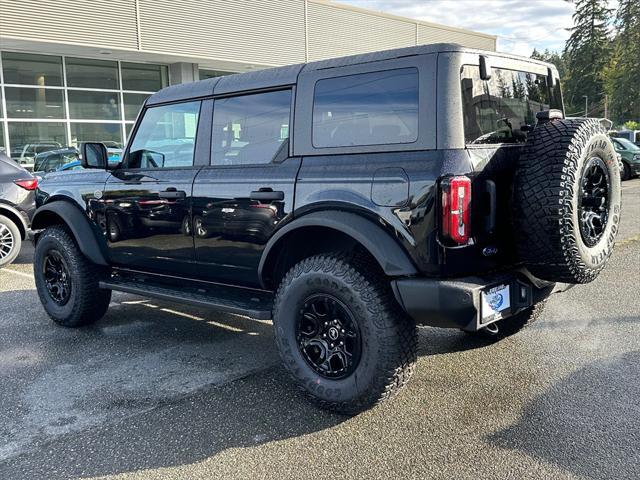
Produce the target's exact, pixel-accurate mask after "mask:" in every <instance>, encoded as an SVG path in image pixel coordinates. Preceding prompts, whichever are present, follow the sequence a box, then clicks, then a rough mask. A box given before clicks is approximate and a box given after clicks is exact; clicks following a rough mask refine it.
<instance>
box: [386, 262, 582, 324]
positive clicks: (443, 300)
mask: <svg viewBox="0 0 640 480" xmlns="http://www.w3.org/2000/svg"><path fill="white" fill-rule="evenodd" d="M498 285H505V286H508V291H509V303H510V307H509V309H508V310H505V311H504V312H502V313H501V314H500V315H493V316H492V317H485V318H484V319H483V316H482V308H483V307H482V297H481V295H482V292H483V291H486V290H488V289H490V288H492V287H494V286H498ZM391 286H392V288H393V292H394V294H395V296H396V300H398V302H399V303H400V305H401V306H402V307H403V308H404V310H405V311H406V312H407V313H408V314H409V316H411V317H412V318H413V319H414V320H415V321H416V323H418V324H419V325H429V326H433V327H444V328H459V329H462V330H471V331H473V330H478V329H480V328H483V327H485V326H486V325H489V324H491V323H493V322H496V321H498V320H501V319H502V318H508V317H509V316H512V315H515V314H516V313H518V312H521V311H522V310H524V309H526V308H528V307H530V306H532V305H534V304H536V303H538V302H540V301H542V300H544V299H545V298H547V297H548V296H549V295H551V294H552V293H554V292H559V291H564V290H567V289H569V288H570V287H571V286H572V285H568V284H556V283H551V282H546V281H543V280H540V279H538V278H535V277H533V276H532V275H531V274H530V273H529V272H528V271H527V270H526V269H520V270H516V271H511V272H506V273H504V272H503V273H499V274H492V275H487V276H481V277H475V276H474V277H463V278H457V279H452V280H442V279H432V278H416V277H412V278H400V279H396V280H393V281H392V282H391Z"/></svg>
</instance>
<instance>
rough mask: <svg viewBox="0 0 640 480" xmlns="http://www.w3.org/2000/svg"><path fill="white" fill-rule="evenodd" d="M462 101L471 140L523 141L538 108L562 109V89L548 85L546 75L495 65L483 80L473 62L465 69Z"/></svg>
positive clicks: (467, 133) (465, 122) (492, 141)
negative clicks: (560, 91)
mask: <svg viewBox="0 0 640 480" xmlns="http://www.w3.org/2000/svg"><path fill="white" fill-rule="evenodd" d="M462 102H463V111H464V132H465V141H466V142H467V143H469V144H487V143H488V144H495V143H523V142H525V141H526V140H527V133H528V131H529V127H531V126H533V125H535V123H536V113H537V112H540V111H542V110H549V108H557V109H560V110H561V109H562V101H561V99H560V94H559V90H558V89H554V90H551V89H549V87H548V86H547V77H546V76H545V75H538V74H535V73H529V72H520V71H516V70H507V69H501V68H494V69H492V73H491V78H490V79H489V80H481V79H480V69H479V68H478V67H477V66H472V65H465V66H464V67H463V69H462ZM523 127H524V128H523Z"/></svg>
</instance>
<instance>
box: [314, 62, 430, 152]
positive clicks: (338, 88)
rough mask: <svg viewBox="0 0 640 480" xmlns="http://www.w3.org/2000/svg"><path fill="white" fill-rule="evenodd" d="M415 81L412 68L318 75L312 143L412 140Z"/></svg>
mask: <svg viewBox="0 0 640 480" xmlns="http://www.w3.org/2000/svg"><path fill="white" fill-rule="evenodd" d="M418 84H419V81H418V69H416V68H401V69H396V70H385V71H380V72H371V73H362V74H357V75H349V76H345V77H336V78H328V79H324V80H319V81H318V82H317V83H316V85H315V90H314V98H313V127H312V130H313V135H312V137H313V146H314V147H317V148H322V147H350V146H365V145H382V144H394V143H396V144H397V143H413V142H415V141H416V140H417V139H418V103H419V102H418Z"/></svg>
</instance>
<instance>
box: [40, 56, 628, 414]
mask: <svg viewBox="0 0 640 480" xmlns="http://www.w3.org/2000/svg"><path fill="white" fill-rule="evenodd" d="M82 150H83V152H82V157H83V163H84V166H85V167H86V170H84V171H77V172H71V173H65V174H56V173H53V174H50V175H48V176H47V177H46V179H45V180H44V182H43V183H42V185H40V187H39V189H38V192H37V204H38V207H39V208H38V210H37V212H36V215H35V218H34V221H33V228H34V229H37V230H38V231H39V232H38V234H37V236H36V242H37V243H36V253H35V272H36V284H37V289H38V293H39V295H40V299H41V300H42V303H43V305H44V307H45V309H46V311H47V313H48V314H49V315H50V316H51V318H53V320H54V321H56V322H57V323H59V324H61V325H64V326H69V327H75V326H79V325H85V324H88V323H91V322H95V321H96V320H98V319H99V318H101V317H102V316H103V315H104V313H105V312H106V310H107V307H108V305H109V301H110V297H111V291H112V290H118V291H123V292H130V293H134V294H140V295H146V296H150V297H157V298H161V299H165V300H169V301H176V302H187V303H192V304H198V305H206V306H209V307H211V308H213V309H217V310H222V311H226V312H230V313H234V314H239V315H246V316H250V317H254V318H257V319H270V318H272V319H273V323H274V327H275V337H276V340H277V345H278V348H279V351H280V354H281V357H282V360H283V362H284V364H285V365H286V367H287V369H288V370H289V372H290V373H291V375H292V376H293V377H294V378H295V379H296V380H297V382H298V383H299V384H300V385H301V386H302V388H303V389H304V390H306V391H307V392H308V393H309V394H310V395H311V397H312V398H313V399H314V400H315V401H317V402H318V403H319V404H320V405H321V406H323V407H325V408H329V409H332V410H335V411H340V412H346V413H355V412H358V411H361V410H363V409H366V408H368V407H370V406H372V405H374V404H376V403H378V402H379V401H381V400H383V399H385V398H387V397H390V396H391V395H393V394H394V393H395V392H396V391H397V390H398V389H399V388H400V387H401V386H402V385H404V384H405V382H406V381H407V380H408V378H409V376H410V374H411V372H412V370H413V367H414V364H415V360H416V343H417V341H416V339H417V329H416V325H417V324H423V325H432V326H438V327H448V328H457V329H461V330H463V331H466V332H470V333H476V334H478V333H480V334H482V335H485V336H489V337H491V338H493V339H498V338H501V337H504V336H506V335H509V334H511V333H514V332H515V331H517V330H518V329H520V328H522V327H523V326H525V325H526V324H527V323H529V322H531V321H532V320H534V319H535V318H536V317H537V316H538V315H539V312H540V310H541V308H542V305H543V303H544V300H545V299H546V298H547V297H548V296H549V295H550V294H551V293H552V292H554V291H558V290H563V289H566V288H567V286H568V284H575V283H585V282H589V281H591V280H593V279H594V278H595V277H596V276H597V275H598V273H599V272H600V270H601V269H602V268H603V267H604V265H605V263H606V261H607V259H608V257H609V255H610V253H611V248H612V246H613V242H614V238H615V234H616V231H617V226H618V222H619V214H620V172H619V170H618V167H617V163H616V155H615V151H614V149H613V146H612V145H611V142H610V140H609V139H608V137H607V135H606V132H605V131H604V130H603V128H602V127H601V126H600V124H599V123H598V122H597V121H594V120H591V119H580V120H567V119H564V118H563V106H562V99H561V92H560V87H559V81H558V76H557V72H556V70H555V68H554V67H553V66H552V65H549V64H545V63H541V62H537V61H533V60H530V59H525V58H518V57H513V56H508V55H503V54H496V53H489V52H481V51H475V50H469V49H465V48H462V47H460V46H458V45H431V46H418V47H411V48H405V49H399V50H391V51H385V52H378V53H371V54H364V55H356V56H352V57H346V58H338V59H332V60H326V61H320V62H314V63H308V64H304V65H294V66H288V67H282V68H275V69H270V70H263V71H257V72H250V73H243V74H239V75H231V76H226V77H222V78H213V79H208V80H204V81H200V82H195V83H189V84H183V85H176V86H171V87H168V88H165V89H164V90H161V91H160V92H158V93H156V94H154V95H152V96H151V97H150V98H149V99H148V100H147V102H146V103H145V105H144V107H143V109H142V112H141V114H140V115H139V118H138V120H137V122H136V125H135V127H134V129H133V132H132V134H131V139H130V140H129V142H128V145H127V147H126V149H125V151H124V155H123V160H122V162H121V164H119V165H118V166H110V165H109V163H108V161H107V151H106V148H105V147H104V145H101V144H85V145H83V148H82Z"/></svg>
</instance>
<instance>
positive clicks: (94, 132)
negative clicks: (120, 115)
mask: <svg viewBox="0 0 640 480" xmlns="http://www.w3.org/2000/svg"><path fill="white" fill-rule="evenodd" d="M82 142H102V143H104V144H105V145H106V146H107V148H118V149H119V148H122V124H120V123H76V122H72V123H71V145H73V146H74V147H78V146H79V144H80V143H82Z"/></svg>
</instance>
